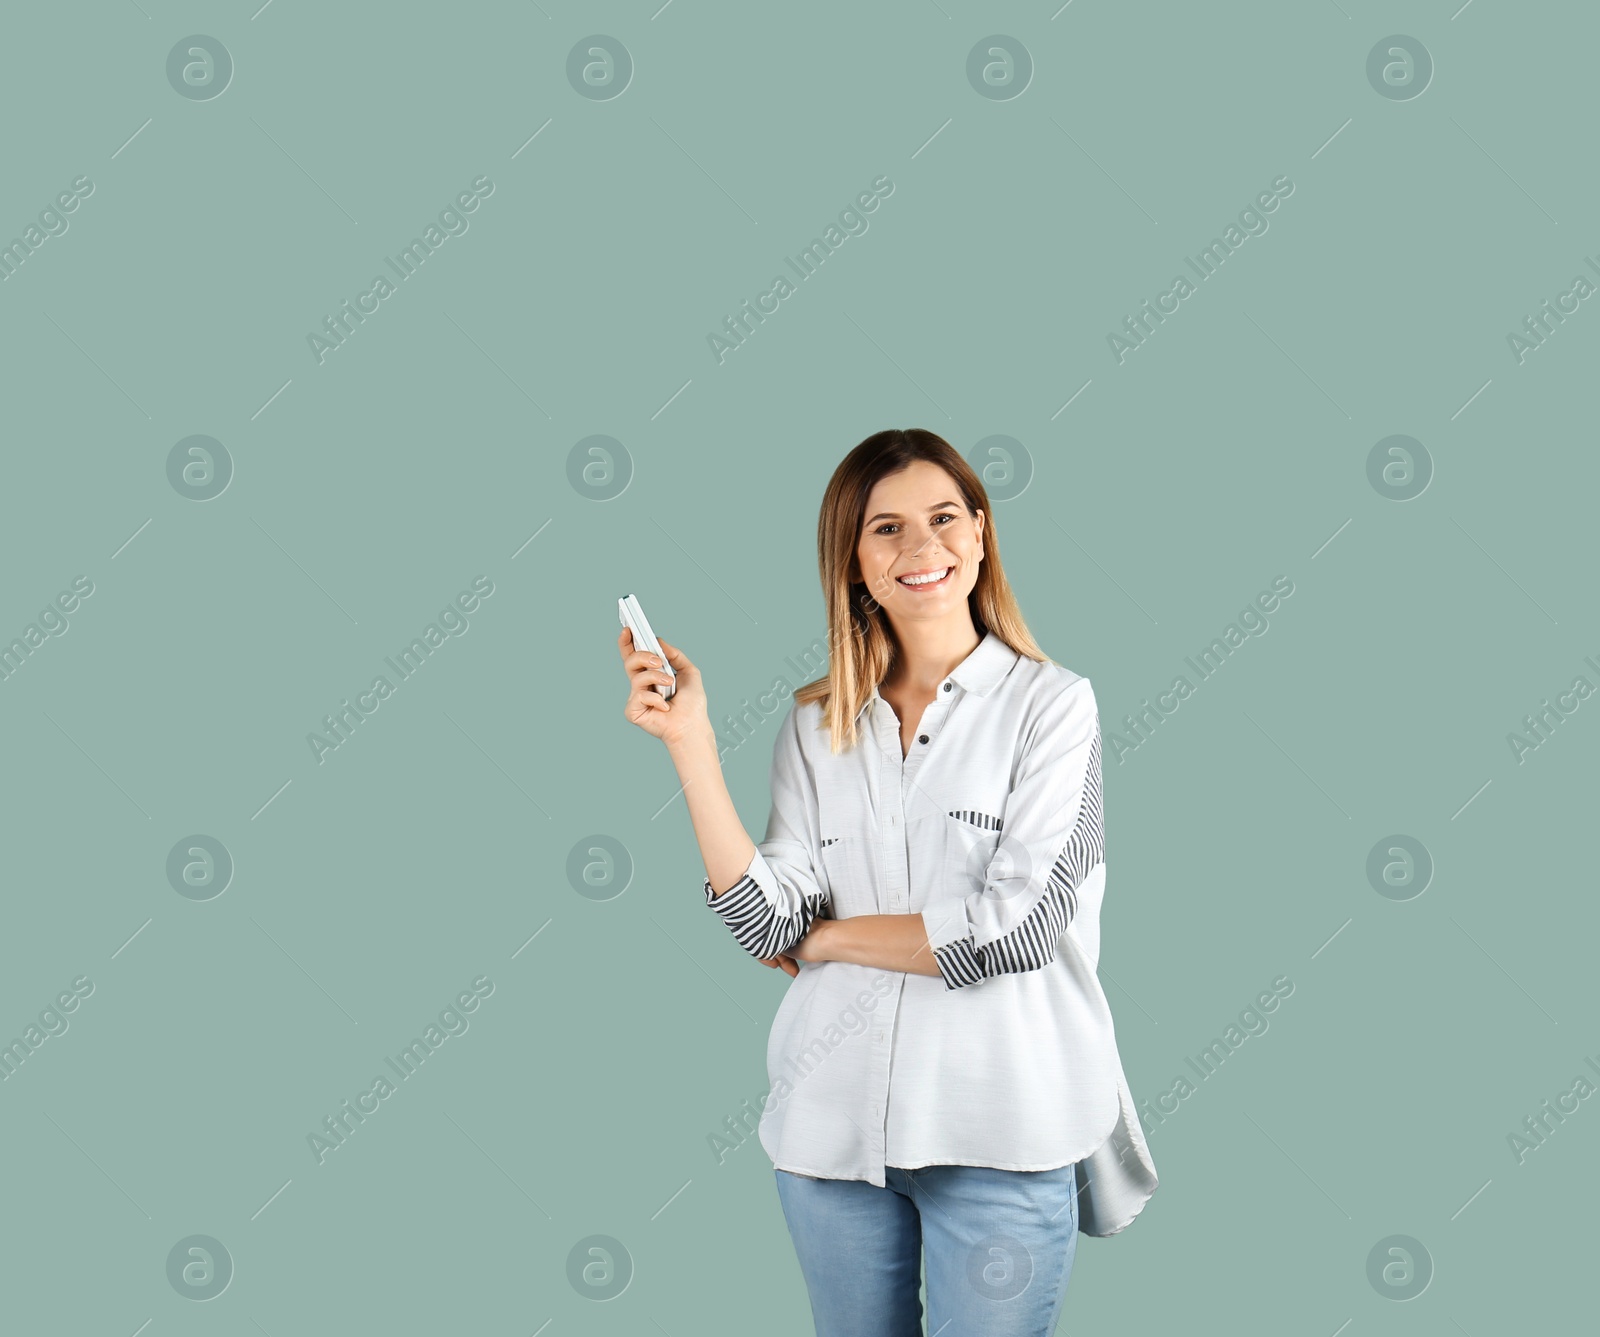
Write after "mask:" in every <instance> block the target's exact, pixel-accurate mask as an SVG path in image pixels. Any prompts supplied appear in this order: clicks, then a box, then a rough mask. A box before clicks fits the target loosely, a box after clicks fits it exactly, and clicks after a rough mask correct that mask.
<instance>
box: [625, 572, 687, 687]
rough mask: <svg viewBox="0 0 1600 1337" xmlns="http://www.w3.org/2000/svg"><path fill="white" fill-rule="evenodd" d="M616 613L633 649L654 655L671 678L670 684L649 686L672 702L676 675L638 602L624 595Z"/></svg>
mask: <svg viewBox="0 0 1600 1337" xmlns="http://www.w3.org/2000/svg"><path fill="white" fill-rule="evenodd" d="M617 611H618V613H620V614H621V616H622V625H623V626H625V627H628V628H630V629H631V630H632V632H633V648H634V649H635V650H643V651H645V652H646V653H647V654H652V655H654V656H655V657H656V658H657V659H659V660H660V661H661V667H662V670H663V671H664V672H666V673H667V674H669V675H670V676H671V678H672V681H671V682H670V683H664V682H657V683H651V686H652V687H654V688H655V689H656V691H658V692H660V693H661V696H662V698H663V699H664V700H667V701H670V700H672V694H673V693H674V692H676V691H677V690H678V674H677V671H676V670H675V669H674V668H673V667H672V664H671V663H670V662H669V661H668V659H667V656H666V655H665V654H664V653H663V652H662V649H661V644H660V642H659V641H657V640H656V634H655V632H653V631H651V630H650V619H649V618H647V617H646V616H645V615H644V609H643V608H641V607H639V601H638V600H637V599H636V598H634V597H633V595H631V594H624V595H623V596H622V598H620V599H618V600H617Z"/></svg>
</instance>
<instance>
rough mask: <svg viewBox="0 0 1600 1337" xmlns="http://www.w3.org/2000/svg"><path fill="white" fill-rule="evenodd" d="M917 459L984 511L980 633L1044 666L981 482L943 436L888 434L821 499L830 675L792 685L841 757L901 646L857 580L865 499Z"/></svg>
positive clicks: (855, 455)
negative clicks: (816, 713) (817, 706)
mask: <svg viewBox="0 0 1600 1337" xmlns="http://www.w3.org/2000/svg"><path fill="white" fill-rule="evenodd" d="M916 460H927V461H928V462H929V463H931V464H937V465H938V466H939V467H940V468H941V469H943V470H944V471H945V472H946V473H948V474H949V475H950V477H951V478H953V479H954V480H955V484H956V486H957V487H958V488H960V490H961V500H962V503H963V505H965V507H966V509H967V514H968V515H969V516H973V517H974V518H976V515H975V513H976V512H977V511H979V510H981V511H982V512H983V514H984V526H983V539H982V543H983V561H982V562H980V563H979V564H978V579H977V583H976V584H975V585H974V586H973V589H972V593H971V594H970V595H968V596H967V607H968V609H969V610H970V611H971V613H972V622H973V625H974V626H975V627H976V629H977V632H978V635H979V636H980V637H981V636H983V635H984V634H985V633H986V632H988V633H992V634H993V635H995V636H997V637H999V638H1000V639H1001V640H1002V641H1004V642H1005V643H1006V644H1007V645H1009V646H1010V647H1011V648H1012V649H1013V650H1015V651H1016V652H1017V653H1018V654H1019V655H1023V656H1024V657H1026V658H1028V659H1034V660H1038V661H1040V662H1044V661H1046V660H1047V659H1048V658H1049V656H1047V655H1046V654H1045V653H1044V651H1043V650H1041V649H1040V648H1039V646H1038V645H1037V644H1036V643H1035V641H1034V639H1033V633H1032V632H1030V631H1029V630H1028V625H1027V623H1026V622H1025V621H1024V620H1023V617H1022V609H1021V608H1020V607H1018V605H1017V598H1016V595H1015V594H1013V593H1012V590H1011V585H1010V582H1009V581H1007V580H1006V574H1005V569H1004V568H1003V567H1002V566H1001V564H1000V544H999V535H998V533H997V532H996V527H995V519H994V510H993V508H992V507H991V506H990V505H989V494H988V492H987V491H986V490H985V489H984V486H983V479H981V478H980V477H979V476H978V474H977V473H976V472H975V471H974V470H973V468H972V466H971V465H969V464H968V463H967V462H966V460H964V459H962V458H961V455H960V454H959V453H958V452H957V451H956V450H955V448H954V447H953V446H951V445H950V443H949V442H948V441H946V440H945V439H944V438H943V437H941V436H936V435H935V434H934V433H932V432H929V431H924V430H923V429H922V428H920V427H907V428H903V429H902V428H897V427H896V428H890V429H888V430H886V431H882V432H877V433H874V434H873V435H872V436H869V437H868V438H867V439H866V440H865V441H863V442H862V443H861V444H860V445H858V446H857V447H856V448H855V449H854V450H852V451H851V452H850V453H849V454H848V455H846V456H845V457H844V459H843V460H841V461H840V462H839V467H838V468H837V469H835V470H834V471H833V477H832V478H830V479H829V480H828V486H827V490H826V491H825V492H824V493H823V494H822V509H821V511H820V513H819V514H818V517H817V568H818V571H819V573H820V574H821V577H822V593H823V597H824V598H825V599H826V601H827V610H828V673H827V676H826V677H822V678H816V679H813V680H812V681H811V682H808V683H805V684H804V685H803V686H801V687H798V688H796V689H795V694H794V700H795V704H796V706H802V705H805V704H807V703H809V702H811V701H820V702H821V703H822V717H823V720H824V721H825V722H826V724H827V727H828V733H829V742H830V746H831V748H832V750H833V751H834V752H835V753H838V752H844V751H847V750H848V749H850V748H852V747H854V746H855V745H856V743H857V741H858V734H859V731H858V730H857V728H856V716H857V715H858V714H859V713H860V711H861V707H862V706H863V705H865V704H866V702H867V700H868V698H870V697H871V695H872V692H873V689H874V688H875V687H877V686H878V685H879V684H880V683H881V682H883V680H884V679H885V678H886V677H887V676H888V675H889V671H890V669H891V668H893V667H894V662H895V657H896V655H897V654H898V652H899V644H898V642H897V640H896V638H895V634H894V628H893V626H892V625H891V624H890V622H889V617H888V614H887V613H885V612H884V611H883V607H882V605H881V604H879V603H878V601H877V600H876V599H874V598H873V597H872V595H871V594H870V593H869V592H868V590H867V587H866V584H865V582H863V581H859V580H857V581H852V580H851V579H850V572H851V568H852V567H853V566H854V565H855V562H856V546H857V544H858V543H859V542H860V538H861V525H862V522H863V520H864V519H865V518H866V509H867V496H868V494H869V493H870V492H871V491H872V488H873V486H874V485H875V484H876V483H877V481H878V480H879V479H880V478H883V477H885V476H886V475H888V474H893V473H898V472H899V471H900V470H902V469H904V468H906V467H907V466H908V465H910V464H912V463H913V462H915V461H916Z"/></svg>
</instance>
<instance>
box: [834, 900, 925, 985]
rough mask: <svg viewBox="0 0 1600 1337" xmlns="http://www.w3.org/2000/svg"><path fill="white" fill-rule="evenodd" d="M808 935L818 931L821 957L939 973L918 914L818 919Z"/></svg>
mask: <svg viewBox="0 0 1600 1337" xmlns="http://www.w3.org/2000/svg"><path fill="white" fill-rule="evenodd" d="M811 935H820V938H821V941H820V942H819V943H818V944H817V945H818V947H819V949H820V952H821V956H820V959H821V960H824V961H848V962H850V963H851V964H853V965H858V966H871V967H873V968H874V969H876V970H898V971H901V972H902V973H904V974H907V975H938V974H939V966H938V963H937V962H936V961H935V960H934V958H933V948H932V947H930V946H929V945H928V930H927V927H926V926H925V925H924V924H923V922H922V916H921V915H920V914H914V915H851V916H850V917H849V918H848V919H819V920H817V922H816V923H814V924H813V925H812V926H811Z"/></svg>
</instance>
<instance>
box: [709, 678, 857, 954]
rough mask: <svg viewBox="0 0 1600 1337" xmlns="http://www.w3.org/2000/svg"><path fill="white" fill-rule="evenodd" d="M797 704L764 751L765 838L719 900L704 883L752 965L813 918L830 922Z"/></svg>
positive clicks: (780, 948) (790, 941) (789, 943)
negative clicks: (767, 766) (767, 786)
mask: <svg viewBox="0 0 1600 1337" xmlns="http://www.w3.org/2000/svg"><path fill="white" fill-rule="evenodd" d="M797 714H798V707H796V706H795V705H794V704H793V703H792V702H791V704H790V707H789V713H788V715H786V716H785V717H784V721H783V723H782V724H781V725H780V726H779V727H778V737H777V740H776V741H775V742H774V744H773V748H772V769H771V773H770V777H769V779H770V783H771V789H772V812H771V815H770V816H769V817H768V818H767V834H766V838H765V839H764V840H762V841H761V842H760V843H759V844H757V846H756V851H755V853H754V854H753V855H752V856H751V859H750V864H749V866H748V867H747V868H746V869H745V871H744V874H743V876H741V877H740V879H739V880H738V881H737V882H736V883H734V884H733V886H731V887H729V888H728V890H727V891H724V892H723V893H722V894H721V895H718V894H716V893H715V892H713V891H712V889H711V879H710V878H709V877H708V878H706V879H705V880H704V881H705V893H706V904H707V905H708V906H710V907H711V909H713V910H715V911H716V912H717V914H718V915H720V916H721V917H722V920H723V922H724V923H725V924H727V926H728V928H729V929H730V930H731V931H732V933H733V936H734V938H735V939H736V940H737V941H738V943H739V945H740V946H741V947H743V948H744V949H745V951H747V952H749V953H750V955H751V956H753V957H756V958H757V959H758V960H764V959H766V958H768V957H772V956H777V955H778V954H779V953H781V952H788V951H790V950H791V949H792V948H794V947H795V946H797V945H798V944H799V942H800V940H801V939H802V938H804V937H805V936H806V933H807V932H808V931H809V930H810V928H811V923H812V921H813V920H814V919H816V918H818V917H819V916H820V917H823V918H831V917H832V914H833V910H832V902H831V899H830V895H829V889H828V886H827V882H826V874H824V873H823V872H822V870H821V860H820V858H819V851H820V849H821V838H820V830H819V816H818V808H817V791H816V784H815V781H814V778H813V776H812V774H811V770H810V767H809V766H808V765H807V763H806V759H805V756H804V755H803V754H802V752H801V750H800V736H799V721H798V720H797V718H796V716H797Z"/></svg>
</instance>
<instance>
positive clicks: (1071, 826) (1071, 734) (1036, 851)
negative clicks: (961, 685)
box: [922, 678, 1105, 989]
mask: <svg viewBox="0 0 1600 1337" xmlns="http://www.w3.org/2000/svg"><path fill="white" fill-rule="evenodd" d="M1027 733H1028V737H1027V739H1026V740H1025V742H1024V751H1023V756H1022V759H1021V760H1020V761H1019V762H1018V764H1017V772H1016V776H1015V779H1014V780H1013V782H1012V788H1011V792H1010V794H1009V795H1008V796H1007V798H1006V807H1005V817H1004V821H1003V824H1002V835H1001V840H1000V844H999V846H998V848H997V849H996V851H995V853H994V855H993V857H992V858H991V860H990V862H989V866H988V868H987V870H986V872H985V874H984V886H983V888H982V890H981V891H975V892H971V893H969V894H967V895H965V896H962V897H959V898H956V897H952V898H951V899H949V900H948V901H945V902H943V903H941V904H938V905H936V906H933V907H931V908H929V909H926V910H924V911H923V912H922V919H923V924H924V927H925V928H926V929H927V931H928V942H929V945H930V946H931V947H932V948H933V953H934V960H935V961H936V962H937V964H938V967H939V973H940V975H941V976H943V978H944V982H945V987H946V988H947V989H960V988H965V987H967V986H969V985H972V984H977V983H979V982H981V981H982V980H985V979H991V978H993V977H995V976H997V975H1005V974H1012V973H1019V972H1022V971H1027V970H1039V969H1040V968H1042V967H1044V966H1047V965H1049V964H1050V963H1051V962H1052V961H1054V960H1055V958H1056V945H1057V943H1058V941H1059V940H1060V938H1061V935H1062V934H1063V933H1064V932H1065V931H1066V929H1067V925H1068V924H1070V923H1071V922H1072V917H1073V916H1074V915H1075V914H1076V913H1077V909H1078V901H1077V888H1078V887H1080V886H1082V885H1083V881H1084V879H1085V878H1087V877H1088V876H1089V874H1090V873H1091V872H1092V871H1093V870H1094V869H1095V867H1096V866H1097V865H1098V864H1100V863H1102V862H1104V859H1105V827H1104V813H1103V804H1102V801H1101V774H1100V712H1099V707H1098V706H1097V704H1096V702H1095V698H1094V689H1093V687H1092V686H1091V685H1090V682H1089V679H1087V678H1078V679H1075V680H1074V681H1073V682H1071V683H1069V684H1068V685H1067V686H1066V687H1065V688H1063V689H1062V690H1061V691H1060V692H1059V693H1057V694H1055V695H1054V696H1052V697H1051V698H1050V699H1049V700H1048V701H1047V702H1046V703H1045V704H1044V707H1043V708H1042V709H1041V710H1040V711H1039V712H1038V714H1037V716H1036V717H1035V718H1034V720H1033V721H1032V723H1031V724H1030V725H1029V726H1028V728H1027Z"/></svg>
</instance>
